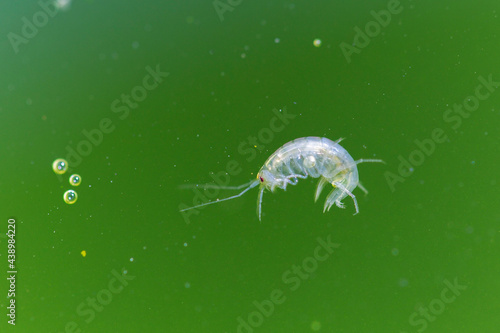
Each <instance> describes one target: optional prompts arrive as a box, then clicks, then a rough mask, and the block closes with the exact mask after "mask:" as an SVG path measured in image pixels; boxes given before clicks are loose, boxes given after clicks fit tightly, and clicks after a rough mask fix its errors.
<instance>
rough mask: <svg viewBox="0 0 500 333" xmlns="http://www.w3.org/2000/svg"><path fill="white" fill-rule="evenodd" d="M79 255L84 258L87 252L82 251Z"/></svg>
mask: <svg viewBox="0 0 500 333" xmlns="http://www.w3.org/2000/svg"><path fill="white" fill-rule="evenodd" d="M80 254H81V255H82V257H84V258H85V257H86V256H87V251H85V250H83V251H82V252H80Z"/></svg>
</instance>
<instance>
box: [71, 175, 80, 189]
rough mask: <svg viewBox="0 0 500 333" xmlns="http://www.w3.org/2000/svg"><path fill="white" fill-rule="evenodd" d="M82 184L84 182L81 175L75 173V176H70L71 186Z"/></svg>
mask: <svg viewBox="0 0 500 333" xmlns="http://www.w3.org/2000/svg"><path fill="white" fill-rule="evenodd" d="M81 182H82V177H80V175H78V174H76V173H75V174H73V175H71V176H69V183H70V185H73V186H78V185H80V184H81Z"/></svg>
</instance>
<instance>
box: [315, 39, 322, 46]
mask: <svg viewBox="0 0 500 333" xmlns="http://www.w3.org/2000/svg"><path fill="white" fill-rule="evenodd" d="M313 45H314V46H316V47H320V46H321V39H318V38H316V39H315V40H314V41H313Z"/></svg>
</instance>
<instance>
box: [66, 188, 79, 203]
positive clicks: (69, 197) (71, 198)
mask: <svg viewBox="0 0 500 333" xmlns="http://www.w3.org/2000/svg"><path fill="white" fill-rule="evenodd" d="M63 197H64V202H65V203H67V204H69V205H72V204H74V203H75V202H76V200H77V199H78V194H76V192H75V191H73V190H67V191H66V192H64V196H63Z"/></svg>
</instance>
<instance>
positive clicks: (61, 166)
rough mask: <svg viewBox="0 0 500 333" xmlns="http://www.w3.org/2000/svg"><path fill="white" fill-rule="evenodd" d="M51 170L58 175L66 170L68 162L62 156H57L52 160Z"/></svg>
mask: <svg viewBox="0 0 500 333" xmlns="http://www.w3.org/2000/svg"><path fill="white" fill-rule="evenodd" d="M52 170H54V172H55V173H56V174H58V175H62V174H63V173H65V172H66V170H68V162H66V160H65V159H63V158H58V159H57V160H55V161H54V162H52Z"/></svg>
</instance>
